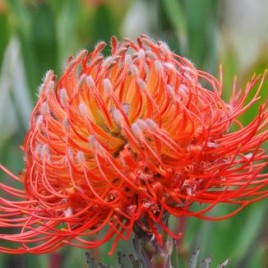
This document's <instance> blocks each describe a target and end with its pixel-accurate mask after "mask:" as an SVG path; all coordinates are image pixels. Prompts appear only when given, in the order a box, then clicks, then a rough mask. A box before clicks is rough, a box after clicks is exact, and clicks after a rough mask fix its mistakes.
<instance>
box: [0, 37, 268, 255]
mask: <svg viewBox="0 0 268 268" xmlns="http://www.w3.org/2000/svg"><path fill="white" fill-rule="evenodd" d="M104 47H105V43H104V42H100V43H99V44H97V46H96V48H95V49H94V50H93V51H92V52H90V53H89V52H87V51H81V52H80V53H79V55H78V56H77V57H75V58H72V57H71V58H69V59H68V61H67V64H66V66H65V69H64V72H63V74H62V76H61V77H60V78H59V79H56V76H55V75H54V73H53V72H52V71H49V72H47V74H46V76H45V78H44V82H43V84H42V85H41V86H40V92H39V96H38V101H37V104H36V106H35V108H34V110H33V112H32V115H31V120H30V128H29V131H28V133H27V135H26V138H25V142H24V145H23V152H24V155H25V169H24V170H23V171H22V172H21V174H20V175H19V176H16V175H14V174H13V173H12V172H11V171H9V170H8V169H6V168H5V167H4V166H2V165H1V166H0V168H1V169H2V170H4V171H5V172H6V173H7V174H8V175H9V177H10V184H9V185H6V184H3V183H2V184H0V188H1V190H2V197H1V198H0V211H1V214H0V227H1V234H0V237H1V245H0V252H5V253H13V254H16V253H17V254H22V253H36V254H39V253H46V252H51V251H54V250H56V249H58V248H60V247H62V246H64V245H66V244H68V245H73V246H77V247H81V248H93V247H98V246H101V245H102V244H103V243H105V242H106V241H108V240H110V239H113V244H112V248H111V251H110V253H111V254H112V253H113V252H114V250H115V248H116V245H117V243H118V241H119V240H120V239H129V238H130V236H131V234H132V231H133V229H134V228H135V226H138V227H139V228H140V229H142V230H143V231H144V232H146V233H148V234H149V235H152V236H154V237H155V239H156V240H157V241H158V243H159V244H161V243H162V240H163V238H162V236H161V233H167V234H168V235H170V236H172V237H173V238H174V239H177V238H179V237H180V236H181V234H180V233H173V232H171V230H170V229H169V227H168V226H167V221H166V218H167V216H168V215H172V216H174V217H177V218H178V217H181V216H194V217H198V218H201V219H209V220H218V219H226V218H228V217H230V216H232V215H234V214H235V213H237V212H238V211H240V210H241V209H242V208H243V207H245V206H247V205H248V204H250V203H252V202H255V201H258V200H260V199H262V198H264V197H266V196H267V195H268V190H267V188H265V186H266V185H267V184H268V174H267V173H264V172H263V170H264V168H265V167H266V166H267V162H268V155H267V154H266V153H265V151H264V149H262V148H261V146H262V144H263V143H264V142H265V141H267V140H268V129H267V124H268V109H267V102H265V103H263V104H262V105H260V108H259V112H258V114H257V116H256V117H255V119H254V120H252V122H250V123H249V124H248V125H246V126H243V124H242V123H241V122H240V121H239V116H240V115H241V114H243V113H244V112H246V111H247V109H248V108H249V107H250V106H251V105H252V104H253V103H255V102H256V101H257V100H259V98H260V96H259V92H260V89H261V86H262V83H263V80H264V78H265V75H262V76H259V77H257V76H254V77H253V78H252V80H251V81H250V82H249V83H248V84H247V86H246V88H245V90H244V91H239V92H238V91H237V90H236V88H235V86H234V88H233V94H232V96H231V98H230V101H229V102H228V103H226V102H224V101H223V100H222V97H221V95H222V82H221V80H220V81H219V80H217V79H216V78H215V77H213V76H212V75H210V74H208V73H206V72H204V71H201V70H198V69H196V68H195V67H194V66H193V65H192V64H191V63H190V62H189V61H188V60H187V59H185V58H183V57H180V56H178V55H176V54H174V53H173V52H171V51H170V49H169V48H168V46H167V45H166V44H165V43H163V42H154V41H152V40H151V39H149V38H148V37H146V36H140V37H139V38H138V39H137V40H136V41H131V40H128V39H125V40H124V41H123V42H118V41H117V40H116V38H112V39H111V55H110V56H109V57H106V58H105V57H104V56H103V55H102V54H101V51H102V50H103V48H104ZM249 94H251V95H253V97H252V98H251V100H250V101H248V98H247V97H248V95H249ZM246 100H247V101H246ZM17 184H22V185H23V187H20V185H17ZM15 186H16V187H15ZM195 203H196V204H197V205H194V206H193V204H195ZM219 203H225V204H232V208H233V211H232V212H231V213H230V214H229V215H220V216H219V218H213V217H210V216H209V214H208V212H209V211H210V210H211V209H212V208H213V207H215V205H217V204H219ZM11 229H12V230H11ZM159 229H161V232H159ZM5 230H6V231H5ZM10 230H11V231H10ZM96 234H98V235H96ZM5 241H7V242H8V243H6V242H5Z"/></svg>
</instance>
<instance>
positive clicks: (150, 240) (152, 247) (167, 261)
mask: <svg viewBox="0 0 268 268" xmlns="http://www.w3.org/2000/svg"><path fill="white" fill-rule="evenodd" d="M134 234H135V237H134V239H133V244H134V248H135V251H136V254H137V257H138V258H139V259H140V260H141V261H142V264H143V267H144V268H172V264H171V254H172V250H173V244H174V243H173V240H172V239H171V237H169V236H168V235H167V234H162V237H163V244H162V245H160V244H159V243H158V241H157V240H156V238H155V236H154V235H150V234H148V233H146V232H145V231H144V230H142V228H141V227H140V226H139V225H137V224H136V226H135V228H134Z"/></svg>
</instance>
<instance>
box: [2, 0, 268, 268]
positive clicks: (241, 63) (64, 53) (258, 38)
mask: <svg viewBox="0 0 268 268" xmlns="http://www.w3.org/2000/svg"><path fill="white" fill-rule="evenodd" d="M267 13H268V1H267V0H254V1H252V0H236V1H232V0H202V1H200V0H132V1H131V0H0V163H3V164H4V165H5V166H7V167H8V168H9V169H11V170H12V171H14V172H15V173H18V172H19V171H20V170H21V169H22V168H23V155H22V153H21V151H20V149H19V146H20V145H21V144H22V143H23V139H24V135H25V133H26V131H27V129H28V124H29V123H28V122H29V117H30V113H31V110H32V108H33V106H34V103H35V102H36V98H37V89H38V86H39V85H40V83H41V81H42V78H43V77H44V74H45V72H46V71H47V70H49V69H53V70H55V72H56V73H57V74H58V75H60V74H61V71H62V68H63V63H64V61H65V59H66V58H67V57H68V56H69V55H72V54H76V53H77V52H78V51H79V50H81V49H82V48H86V49H89V50H91V49H92V48H93V47H94V45H95V44H96V42H98V41H99V40H105V41H106V42H108V43H109V40H110V37H111V36H112V35H116V36H117V37H118V38H119V39H122V38H123V37H130V38H135V37H137V36H138V35H139V34H141V33H145V34H148V35H150V36H151V37H152V38H154V39H161V40H163V41H165V42H167V43H168V44H169V46H170V47H171V49H172V50H173V51H174V52H175V53H177V54H180V55H182V56H185V57H187V58H189V59H190V60H191V61H192V62H193V63H194V64H195V66H196V67H197V68H201V69H204V70H206V71H208V72H210V73H212V74H214V75H216V76H218V73H219V64H222V65H223V70H224V72H223V75H224V86H223V87H224V98H225V99H226V100H228V98H229V97H230V95H231V88H232V81H233V78H234V75H237V77H238V86H239V87H244V86H245V84H246V82H247V81H248V80H249V79H250V78H251V76H252V75H253V73H255V72H256V73H262V72H263V71H264V70H265V68H267V67H268V16H267ZM107 51H108V50H107ZM261 95H262V97H263V100H264V99H265V98H266V97H267V96H268V83H267V82H265V85H264V87H263V91H262V93H261ZM254 109H255V111H254ZM254 113H256V107H255V106H254V107H253V108H252V109H251V110H249V111H248V113H247V115H245V116H244V117H243V118H242V120H244V122H247V120H248V118H251V117H252V116H253V114H254ZM0 179H1V180H7V179H8V178H7V177H6V176H5V174H3V172H1V173H0ZM217 210H218V212H215V213H218V214H222V212H223V210H226V208H223V207H218V208H217ZM221 210H222V211H221ZM267 212H268V206H267V200H265V201H262V202H260V203H258V204H254V205H251V206H250V207H248V208H246V209H245V210H244V211H242V212H241V213H240V214H238V215H236V216H235V217H233V218H231V219H229V220H226V221H222V222H208V221H203V220H200V219H195V218H190V219H188V218H187V219H180V227H181V228H183V232H184V235H183V238H182V239H181V240H180V241H179V242H178V244H177V247H176V251H177V253H178V254H177V255H178V256H179V257H178V258H179V261H180V267H182V268H183V267H188V266H187V263H189V258H190V255H191V253H192V251H193V250H194V249H195V248H197V247H200V249H201V256H200V257H201V259H202V258H204V257H206V256H210V257H212V259H213V265H212V267H216V264H218V263H220V262H223V261H224V260H225V259H227V258H230V259H231V263H230V266H228V267H241V268H242V267H243V268H255V267H256V268H267V267H268V231H267V222H268V215H267V214H268V213H267ZM213 213H214V212H213ZM129 243H131V242H122V243H120V246H119V250H120V251H121V252H127V249H128V248H129ZM108 249H109V244H107V245H105V246H104V247H103V248H102V249H101V250H98V251H96V250H95V251H94V254H95V256H97V258H98V259H99V260H100V256H102V257H101V261H102V262H105V263H111V264H113V263H114V261H115V259H116V258H117V256H116V254H115V256H113V257H108V256H107V254H106V253H105V252H107V250H108ZM0 267H3V268H9V267H12V268H13V267H21V268H24V267H25V268H26V267H27V268H36V267H40V268H57V267H64V268H65V267H66V268H71V267H87V264H86V261H85V251H84V250H81V249H76V248H71V247H65V248H64V249H62V250H61V251H59V252H57V253H53V254H46V255H41V256H34V255H27V256H12V255H5V254H1V255H0ZM116 267H117V266H116Z"/></svg>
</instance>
